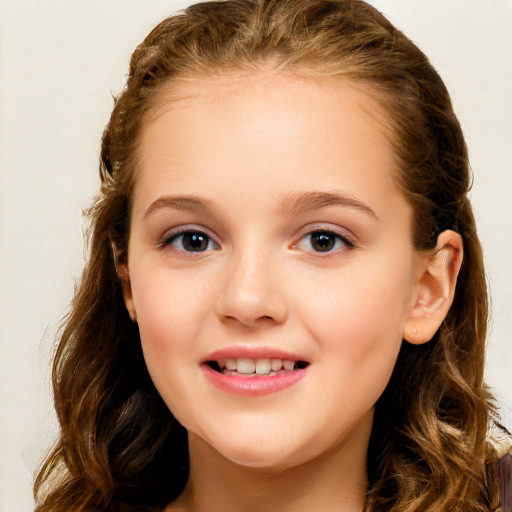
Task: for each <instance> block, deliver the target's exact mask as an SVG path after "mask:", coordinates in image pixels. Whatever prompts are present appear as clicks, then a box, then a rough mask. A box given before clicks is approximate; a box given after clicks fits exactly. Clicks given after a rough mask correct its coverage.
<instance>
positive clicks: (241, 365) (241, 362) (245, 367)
mask: <svg viewBox="0 0 512 512" xmlns="http://www.w3.org/2000/svg"><path fill="white" fill-rule="evenodd" d="M254 370H256V364H255V363H254V359H247V358H245V357H241V358H240V359H237V360H236V371H237V372H238V373H254Z"/></svg>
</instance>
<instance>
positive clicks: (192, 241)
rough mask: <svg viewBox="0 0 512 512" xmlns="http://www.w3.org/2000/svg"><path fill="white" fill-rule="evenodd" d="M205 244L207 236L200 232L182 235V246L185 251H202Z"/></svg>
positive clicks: (206, 243) (206, 244)
mask: <svg viewBox="0 0 512 512" xmlns="http://www.w3.org/2000/svg"><path fill="white" fill-rule="evenodd" d="M207 246H208V240H207V237H206V236H205V235H203V234H201V233H185V234H184V235H183V247H185V249H186V250H187V251H195V252H199V251H204V250H206V247H207Z"/></svg>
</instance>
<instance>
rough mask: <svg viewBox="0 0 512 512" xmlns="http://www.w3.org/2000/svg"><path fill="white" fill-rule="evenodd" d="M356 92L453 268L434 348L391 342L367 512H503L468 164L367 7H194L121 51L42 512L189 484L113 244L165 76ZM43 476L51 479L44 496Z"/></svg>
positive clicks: (409, 61) (448, 110)
mask: <svg viewBox="0 0 512 512" xmlns="http://www.w3.org/2000/svg"><path fill="white" fill-rule="evenodd" d="M262 69H267V70H272V72H275V73H278V74H279V73H286V74H290V73H292V74H296V75H297V76H303V77H313V78H315V77H316V78H326V77H329V78H331V77H336V78H342V79H344V80H347V81H349V82H350V83H352V84H354V85H355V86H357V87H364V88H365V90H367V91H371V93H372V94H373V96H374V97H375V98H376V99H377V100H378V101H379V103H380V104H381V105H382V107H383V109H384V111H385V113H386V116H387V119H389V129H390V133H391V137H390V140H391V141H392V144H393V149H394V152H395V155H396V158H397V164H398V168H399V173H398V174H397V183H398V186H399V187H400V189H401V190H402V191H403V193H404V196H405V197H406V199H407V200H408V202H409V203H410V205H411V207H412V209H413V229H412V231H413V233H412V235H413V239H414V244H415V246H416V248H417V249H418V250H433V248H434V247H435V243H436V239H437V235H438V234H439V233H440V232H442V231H443V230H445V229H454V230H456V231H458V232H459V233H460V234H461V236H462V238H463V243H464V262H463V266H462V269H461V272H460V274H459V278H458V284H457V289H456V293H455V299H454V302H453V305H452V307H451V309H450V311H449V313H448V316H447V317H446V319H445V320H444V322H443V324H442V325H441V327H440V329H439V331H438V332H437V334H436V335H435V336H434V338H433V339H432V340H431V341H430V342H429V343H427V344H424V345H419V346H416V345H414V346H413V345H410V344H409V343H407V342H405V341H404V342H403V345H402V349H401V351H400V354H399V357H398V360H397V363H396V366H395V370H394V372H393V375H392V377H391V380H390V382H389V384H388V386H387V388H386V390H385V392H384V394H383V395H382V397H381V398H380V399H379V401H378V403H377V405H376V411H375V419H374V425H373V430H372V436H371V440H370V447H369V455H368V472H369V481H370V485H369V489H368V499H367V506H366V510H367V511H379V510H389V511H392V512H412V511H415V510H427V509H428V510H432V511H444V510H464V512H477V511H478V512H479V511H484V510H489V508H490V507H494V508H496V507H497V506H498V503H497V500H498V499H499V498H498V493H497V484H496V475H495V474H494V465H493V464H494V463H493V462H492V461H493V457H494V455H493V453H492V449H491V448H490V447H489V445H488V443H487V440H486V437H487V430H488V426H489V422H490V421H491V413H492V411H493V408H492V405H491V397H490V395H489V394H488V392H487V391H486V388H485V386H484V383H483V369H484V350H485V337H486V328H487V314H488V303H487V285H486V280H485V272H484V267H483V261H482V251H481V247H480V243H479V240H478V236H477V233H476V227H475V222H474V218H473V213H472V209H471V205H470V203H469V201H468V198H467V193H468V191H469V189H470V186H471V176H470V170H469V163H468V155H467V150H466V145H465V142H464V138H463V134H462V131H461V128H460V125H459V122H458V120H457V118H456V116H455V114H454V112H453V109H452V105H451V102H450V98H449V95H448V92H447V90H446V88H445V86H444V84H443V82H442V80H441V78H440V77H439V75H438V74H437V72H436V71H435V70H434V68H433V67H432V66H431V64H430V62H429V61H428V59H427V57H426V56H425V55H424V54H423V53H422V52H421V51H420V50H419V49H418V48H417V47H416V46H415V45H414V44H413V43H412V42H411V41H410V40H409V39H407V38H406V37H405V36H404V34H402V33H401V32H400V31H399V30H397V29H396V28H395V27H393V26H392V25H391V23H390V22H389V21H388V20H387V19H386V18H384V16H382V15H381V14H380V13H379V12H378V11H377V10H376V9H374V8H373V7H371V6H369V5H368V4H366V3H365V2H363V1H361V0H339V1H330V0H228V1H221V2H204V3H200V4H197V5H193V6H191V7H189V8H187V9H185V10H184V11H183V12H182V13H179V14H176V15H174V16H171V17H170V18H167V19H166V20H164V21H162V22H161V23H160V24H159V25H158V26H157V27H155V29H153V31H152V32H151V33H150V34H149V35H148V36H147V38H146V39H145V40H144V42H143V43H142V44H140V45H139V46H138V47H137V49H136V50H135V52H134V53H133V55H132V59H131V62H130V69H129V75H128V79H127V84H126V87H125V88H124V90H123V92H122V93H121V95H120V96H119V97H118V98H117V99H116V101H115V106H114V109H113V112H112V115H111V118H110V121H109V123H108V125H107V127H106V129H105V131H104V134H103V141H102V148H101V161H100V176H101V190H100V192H99V194H98V196H97V198H96V200H95V203H94V205H93V207H92V208H91V210H90V212H89V219H90V223H91V232H90V248H89V257H88V261H87V264H86V267H85V270H84V273H83V276H82V279H81V282H80V285H79V287H78V288H77V290H76V294H75V298H74V300H73V302H72V304H71V311H70V313H69V315H68V317H67V318H66V319H65V321H64V328H63V330H62V332H61V334H60V345H59V348H58V351H57V354H56V358H55V363H54V369H53V385H54V393H55V404H56V409H57V415H58V418H59V422H60V425H61V435H60V438H59V441H58V443H57V446H56V447H55V449H54V451H53V452H52V453H51V454H50V455H49V457H48V459H47V461H46V463H45V464H44V466H43V468H42V470H41V472H40V474H39V476H38V478H37V480H36V483H35V494H36V497H37V499H38V500H39V505H38V507H37V509H36V510H37V511H38V512H43V511H50V510H51V511H52V512H60V511H69V510H75V511H90V510H98V509H101V510H119V511H135V510H151V509H152V507H153V508H154V510H161V509H163V507H164V506H165V505H166V504H167V503H169V502H170V501H172V500H173V499H175V498H176V497H177V496H178V495H179V494H180V493H181V490H182V489H183V486H184V484H185V482H186V479H187V476H188V451H187V445H186V444H187V442H186V432H185V430H184V428H183V427H181V425H179V424H178V422H177V421H176V420H175V419H174V418H173V416H172V414H171V413H170V411H169V410H168V408H167V407H166V405H165V404H164V403H163V401H162V399H161V398H160V396H159V395H158V392H157V391H156V389H155V387H154V386H153V384H152V382H151V379H150V377H149V375H148V372H147V369H146V367H145V364H144V360H143V356H142V351H141V348H140V337H139V333H138V329H137V326H136V324H133V323H132V322H131V320H130V318H129V315H128V313H127V311H126V308H125V305H124V301H123V295H122V289H121V283H120V281H119V278H118V276H117V275H116V270H115V262H114V255H113V250H112V246H114V247H115V248H116V253H117V258H118V260H119V261H120V262H123V261H126V258H127V248H128V241H129V232H130V200H131V195H132V192H133V187H134V186H135V183H136V176H137V156H138V145H139V142H140V136H141V132H142V131H143V130H144V126H145V125H146V124H147V123H148V122H150V116H151V113H152V112H154V111H155V108H156V106H157V105H158V104H159V101H161V99H162V97H163V95H164V94H165V93H164V91H165V90H168V88H169V86H170V85H171V86H172V83H173V81H174V80H177V79H180V80H189V79H194V80H198V79H204V80H208V79H210V78H212V79H213V78H215V77H218V76H221V75H222V76H226V75H228V74H234V75H235V76H236V75H237V74H239V73H254V72H261V70H262ZM52 475H58V478H57V480H56V483H52V484H49V489H47V490H46V491H44V492H43V490H44V486H45V483H46V484H48V483H49V482H50V480H51V479H52V478H54V477H53V476H52Z"/></svg>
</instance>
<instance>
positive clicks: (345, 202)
mask: <svg viewBox="0 0 512 512" xmlns="http://www.w3.org/2000/svg"><path fill="white" fill-rule="evenodd" d="M329 206H341V207H343V208H350V209H352V210H357V211H360V212H363V213H365V214H367V215H369V216H370V217H373V218H374V219H376V220H379V218H378V216H377V214H376V213H375V212H374V211H373V210H372V209H371V208H370V207H369V206H368V205H367V204H366V203H364V202H363V201H360V200H359V199H357V198H356V197H354V196H352V195H350V194H342V193H338V192H301V193H293V194H287V195H285V197H284V198H283V200H282V206H281V211H282V212H283V213H287V214H289V215H294V214H297V213H300V212H307V211H310V210H314V209H316V208H326V207H329Z"/></svg>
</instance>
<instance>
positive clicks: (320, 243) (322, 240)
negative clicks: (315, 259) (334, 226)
mask: <svg viewBox="0 0 512 512" xmlns="http://www.w3.org/2000/svg"><path fill="white" fill-rule="evenodd" d="M311 238H312V245H313V247H314V248H315V250H317V251H320V252H327V251H330V250H331V249H332V248H333V247H334V235H330V234H328V233H320V232H317V233H313V234H312V235H311Z"/></svg>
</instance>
